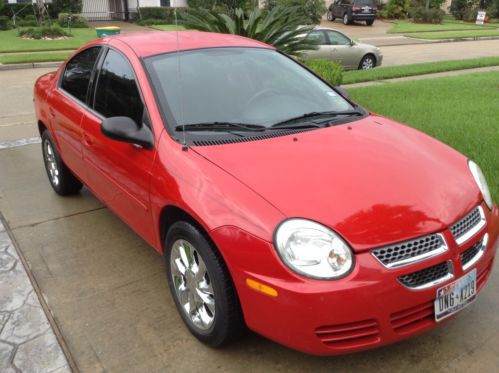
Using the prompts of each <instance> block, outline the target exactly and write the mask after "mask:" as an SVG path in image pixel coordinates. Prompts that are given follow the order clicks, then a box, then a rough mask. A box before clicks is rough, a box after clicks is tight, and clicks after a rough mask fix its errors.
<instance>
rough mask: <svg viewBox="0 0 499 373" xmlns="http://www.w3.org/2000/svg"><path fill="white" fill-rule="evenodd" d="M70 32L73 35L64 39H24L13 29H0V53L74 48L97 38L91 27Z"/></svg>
mask: <svg viewBox="0 0 499 373" xmlns="http://www.w3.org/2000/svg"><path fill="white" fill-rule="evenodd" d="M71 33H72V34H73V37H71V38H68V39H64V40H26V39H22V38H20V37H19V36H17V30H15V29H14V30H8V31H0V53H3V52H34V51H47V50H63V49H76V48H79V47H80V46H82V45H83V44H85V43H86V42H87V41H90V40H93V39H95V38H97V36H96V34H95V30H94V29H93V28H80V29H72V30H71Z"/></svg>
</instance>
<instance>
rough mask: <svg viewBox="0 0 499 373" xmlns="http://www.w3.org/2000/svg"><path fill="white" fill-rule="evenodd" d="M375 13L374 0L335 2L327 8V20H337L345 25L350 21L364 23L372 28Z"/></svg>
mask: <svg viewBox="0 0 499 373" xmlns="http://www.w3.org/2000/svg"><path fill="white" fill-rule="evenodd" d="M377 13H378V7H377V6H376V4H375V3H374V0H335V2H334V3H332V4H331V5H330V6H329V10H328V12H327V19H328V21H334V20H335V19H336V18H339V19H341V20H343V23H344V24H345V25H348V24H349V23H351V22H352V21H365V22H366V24H367V25H368V26H372V25H373V23H374V20H375V19H376V15H377Z"/></svg>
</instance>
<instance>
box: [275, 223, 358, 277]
mask: <svg viewBox="0 0 499 373" xmlns="http://www.w3.org/2000/svg"><path fill="white" fill-rule="evenodd" d="M274 244H275V247H276V249H277V252H278V253H279V256H280V257H281V259H282V260H283V262H284V263H285V264H286V265H287V266H288V267H289V268H291V269H292V270H293V271H294V272H297V273H299V274H301V275H304V276H306V277H311V278H316V279H335V278H339V277H342V276H344V275H345V274H347V273H348V272H349V271H350V270H351V269H352V267H353V264H354V258H353V254H352V251H351V250H350V248H349V247H348V245H347V244H346V243H345V241H343V240H342V239H341V238H340V236H338V235H337V234H336V233H334V232H333V231H332V230H331V229H329V228H327V227H325V226H323V225H321V224H319V223H316V222H313V221H311V220H305V219H289V220H286V221H285V222H283V223H282V224H281V225H280V226H279V227H278V228H277V231H276V233H275V243H274Z"/></svg>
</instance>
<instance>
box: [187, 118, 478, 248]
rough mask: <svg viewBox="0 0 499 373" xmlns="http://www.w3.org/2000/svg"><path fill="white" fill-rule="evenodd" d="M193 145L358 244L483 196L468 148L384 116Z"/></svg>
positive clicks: (443, 216) (423, 225) (436, 224)
mask: <svg viewBox="0 0 499 373" xmlns="http://www.w3.org/2000/svg"><path fill="white" fill-rule="evenodd" d="M192 149H194V151H196V152H198V153H199V154H200V155H201V156H203V157H205V158H206V159H208V160H209V161H211V162H213V163H214V164H216V165H218V166H219V167H221V168H222V169H224V170H225V171H226V172H228V173H230V174H232V175H233V176H234V177H235V178H237V179H239V180H240V181H241V182H243V183H244V184H245V185H247V186H248V187H249V188H251V189H252V190H254V191H255V192H256V193H258V194H259V195H260V196H261V197H262V198H264V199H265V200H267V201H268V202H270V203H271V204H272V205H273V206H275V207H276V208H277V209H278V210H280V211H281V212H282V213H283V214H284V215H285V216H287V217H290V218H291V217H301V218H307V219H311V220H315V221H317V222H320V223H322V224H325V225H327V226H329V227H330V228H332V229H333V230H335V231H336V232H338V233H339V234H340V235H342V236H343V237H344V238H345V239H346V240H347V241H348V242H349V243H350V245H352V247H353V248H354V250H355V251H363V250H367V249H369V248H372V247H374V246H381V245H385V244H390V243H393V242H397V241H401V240H405V239H409V238H412V237H417V236H420V235H423V234H427V233H430V232H435V231H439V230H442V229H444V228H445V227H447V226H448V225H450V224H451V223H453V222H455V221H456V220H457V219H458V218H459V217H460V216H462V215H464V214H465V213H466V212H467V211H468V210H470V209H471V208H472V207H473V206H474V205H476V204H477V203H479V201H480V194H479V191H478V188H477V186H476V184H475V183H474V181H473V178H472V176H471V174H470V172H469V170H468V166H467V159H466V158H465V157H464V156H463V155H461V154H460V153H458V152H457V151H455V150H453V149H452V148H450V147H448V146H446V145H444V144H442V143H440V142H439V141H437V140H435V139H433V138H431V137H429V136H427V135H425V134H423V133H421V132H419V131H416V130H414V129H412V128H410V127H407V126H404V125H402V124H399V123H396V122H394V121H392V120H389V119H386V118H383V117H379V116H369V117H367V118H364V119H362V120H359V121H356V122H350V123H348V124H343V125H339V126H334V127H329V128H323V129H318V130H311V131H307V132H302V133H300V134H293V135H286V136H281V137H275V138H270V139H263V140H256V141H249V142H238V143H232V144H225V145H215V146H195V147H192Z"/></svg>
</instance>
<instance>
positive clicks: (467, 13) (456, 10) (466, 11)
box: [450, 0, 488, 21]
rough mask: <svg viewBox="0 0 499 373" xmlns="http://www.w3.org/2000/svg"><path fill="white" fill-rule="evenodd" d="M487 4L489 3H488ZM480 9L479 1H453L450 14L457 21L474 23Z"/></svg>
mask: <svg viewBox="0 0 499 373" xmlns="http://www.w3.org/2000/svg"><path fill="white" fill-rule="evenodd" d="M485 3H488V2H487V1H486V2H485ZM479 7H480V1H479V0H452V2H451V5H450V12H451V13H452V15H453V16H454V17H456V19H460V20H464V21H474V20H475V19H476V15H477V12H478V8H479Z"/></svg>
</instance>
